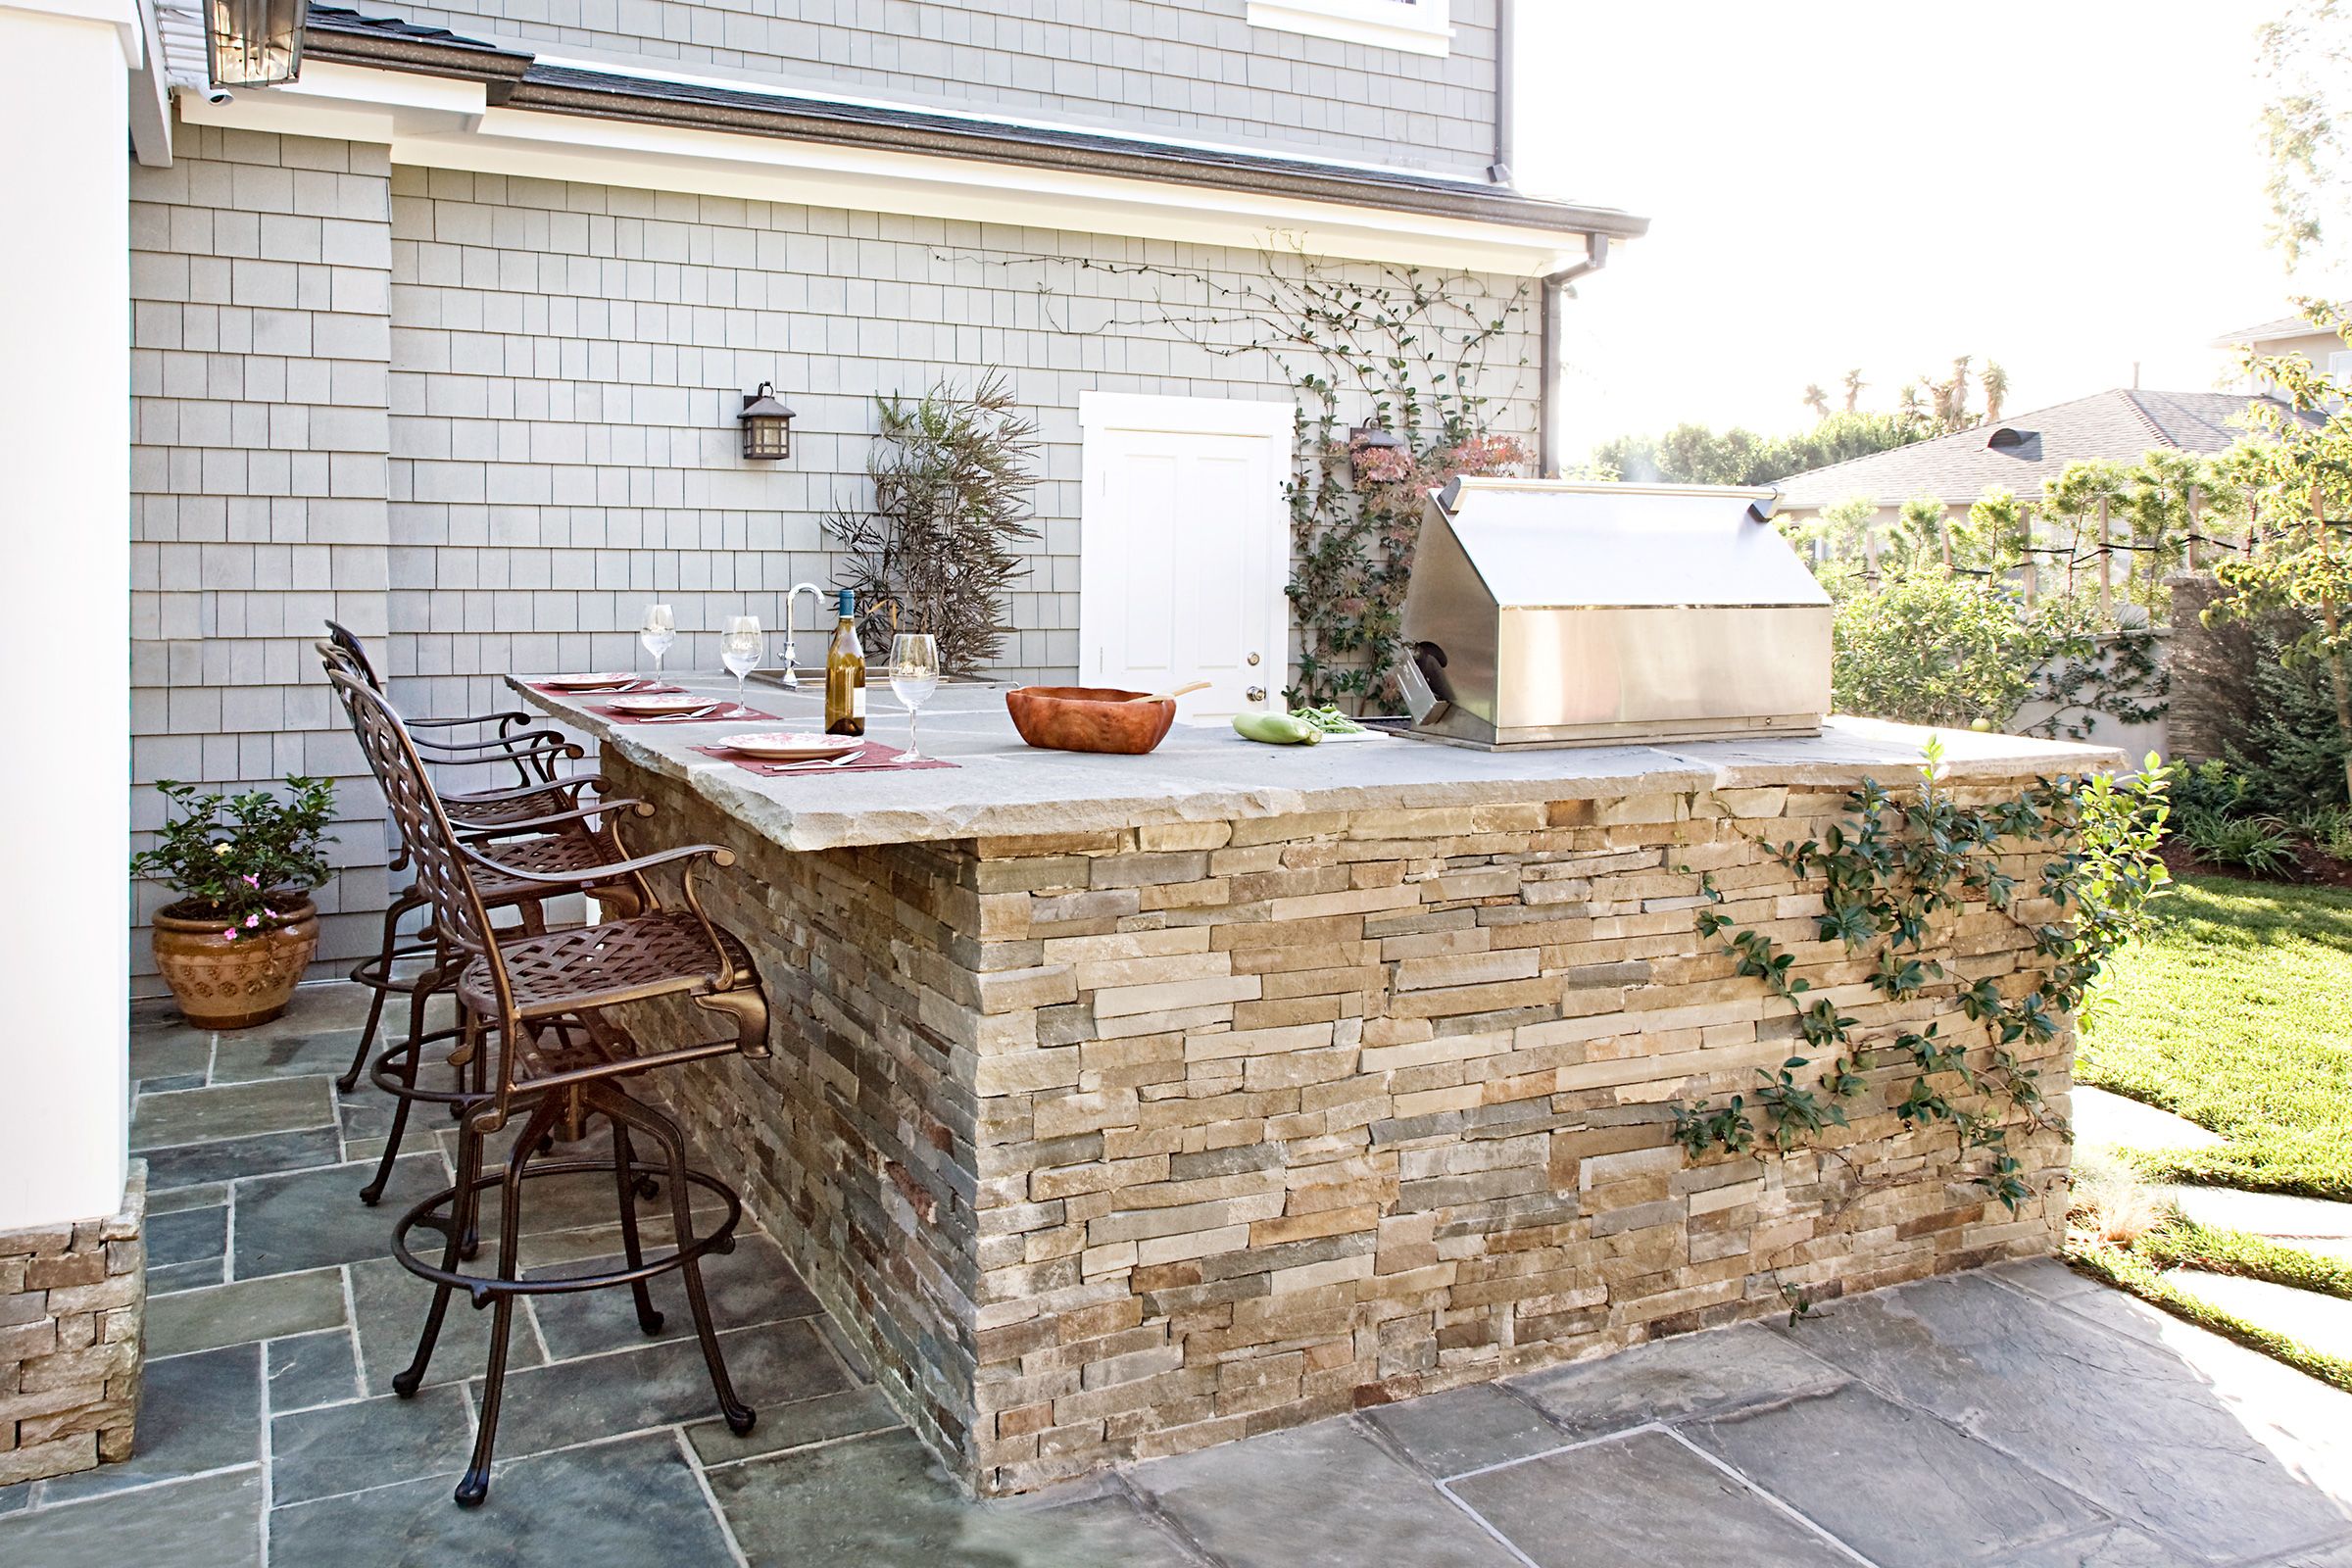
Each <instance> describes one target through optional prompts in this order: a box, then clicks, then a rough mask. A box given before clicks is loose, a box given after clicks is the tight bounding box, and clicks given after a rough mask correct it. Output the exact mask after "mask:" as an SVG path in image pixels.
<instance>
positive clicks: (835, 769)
mask: <svg viewBox="0 0 2352 1568" xmlns="http://www.w3.org/2000/svg"><path fill="white" fill-rule="evenodd" d="M694 749H695V750H696V751H698V752H700V753H702V754H703V755H704V756H705V757H715V758H717V759H718V760H720V761H722V762H733V763H734V764H735V765H736V766H737V767H740V768H742V769H743V770H744V771H745V772H746V773H758V774H760V776H761V777H763V778H792V777H795V776H797V775H799V774H804V773H872V772H878V771H880V770H881V769H883V768H891V769H894V770H896V771H898V772H902V773H919V772H921V771H922V770H923V769H924V768H926V767H954V766H955V765H956V764H955V763H954V762H951V761H948V760H946V759H944V758H938V757H926V758H922V759H921V760H917V761H912V762H902V761H900V760H899V759H900V758H902V757H905V756H906V755H907V754H906V753H905V752H903V751H901V750H900V749H899V748H898V747H896V746H885V745H883V744H882V743H881V742H880V741H867V742H866V743H865V744H864V745H863V746H861V747H859V748H858V760H856V761H855V762H835V763H830V764H828V763H822V762H762V761H760V760H758V759H757V758H750V757H738V756H736V755H735V754H734V753H733V752H730V751H728V750H727V749H726V748H725V747H724V746H697V747H696V748H694Z"/></svg>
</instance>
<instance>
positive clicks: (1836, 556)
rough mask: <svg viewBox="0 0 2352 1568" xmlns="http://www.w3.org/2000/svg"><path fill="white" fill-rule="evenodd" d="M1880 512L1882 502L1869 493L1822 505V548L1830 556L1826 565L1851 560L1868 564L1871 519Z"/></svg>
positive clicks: (1858, 564)
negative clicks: (1879, 502)
mask: <svg viewBox="0 0 2352 1568" xmlns="http://www.w3.org/2000/svg"><path fill="white" fill-rule="evenodd" d="M1877 515H1879V504H1878V502H1877V501H1875V500H1873V499H1872V498H1870V497H1869V496H1847V497H1846V498H1845V499H1844V500H1842V501H1839V502H1836V503H1834V504H1833V505H1830V506H1827V507H1824V508H1822V509H1821V522H1822V529H1821V540H1822V549H1823V553H1824V554H1825V556H1826V557H1827V558H1828V559H1827V561H1826V562H1825V563H1824V564H1834V563H1836V562H1839V561H1849V562H1852V563H1854V564H1855V565H1856V566H1857V567H1862V566H1866V565H1867V564H1868V563H1869V561H1870V555H1871V549H1870V522H1871V519H1872V518H1873V517H1876V516H1877ZM1846 575H1849V576H1850V575H1851V572H1850V571H1849V572H1847V573H1846Z"/></svg>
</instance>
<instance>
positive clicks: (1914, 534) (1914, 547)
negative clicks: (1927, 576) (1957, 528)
mask: <svg viewBox="0 0 2352 1568" xmlns="http://www.w3.org/2000/svg"><path fill="white" fill-rule="evenodd" d="M1950 564H1951V562H1950V560H1949V557H1948V553H1947V550H1946V547H1945V543H1944V535H1943V503H1942V501H1940V500H1939V499H1937V498H1936V497H1935V496H1913V497H1912V498H1911V499H1910V500H1908V501H1906V502H1904V503H1903V504H1902V505H1901V506H1900V507H1898V508H1896V509H1895V514H1894V529H1893V531H1892V532H1891V533H1890V534H1888V535H1887V570H1888V571H1889V572H1890V573H1891V574H1892V575H1894V576H1897V577H1908V576H1912V575H1914V574H1915V573H1918V572H1921V571H1927V570H1931V569H1933V570H1937V571H1940V570H1942V569H1944V568H1945V567H1947V566H1949V565H1950Z"/></svg>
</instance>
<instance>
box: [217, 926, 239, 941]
mask: <svg viewBox="0 0 2352 1568" xmlns="http://www.w3.org/2000/svg"><path fill="white" fill-rule="evenodd" d="M236 940H237V928H236V927H235V926H233V925H232V926H230V927H229V928H228V929H227V930H225V931H223V932H221V941H223V942H234V941H236Z"/></svg>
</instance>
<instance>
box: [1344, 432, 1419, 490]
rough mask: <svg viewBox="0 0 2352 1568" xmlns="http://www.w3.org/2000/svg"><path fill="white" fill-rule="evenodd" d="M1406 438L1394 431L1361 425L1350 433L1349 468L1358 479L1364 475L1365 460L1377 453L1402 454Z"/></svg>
mask: <svg viewBox="0 0 2352 1568" xmlns="http://www.w3.org/2000/svg"><path fill="white" fill-rule="evenodd" d="M1404 449H1405V444H1404V437H1402V436H1400V435H1398V434H1397V432H1396V431H1394V430H1384V429H1382V428H1381V427H1380V426H1379V425H1376V424H1360V425H1357V426H1356V427H1355V428H1354V429H1352V430H1350V431H1348V468H1349V471H1351V472H1352V473H1354V475H1355V476H1356V477H1357V478H1359V479H1360V478H1362V477H1363V474H1364V459H1365V458H1366V457H1368V456H1370V455H1371V454H1372V453H1375V452H1401V451H1403V450H1404Z"/></svg>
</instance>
